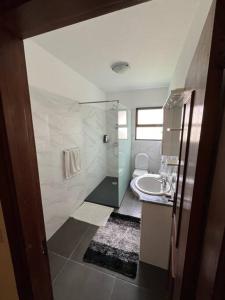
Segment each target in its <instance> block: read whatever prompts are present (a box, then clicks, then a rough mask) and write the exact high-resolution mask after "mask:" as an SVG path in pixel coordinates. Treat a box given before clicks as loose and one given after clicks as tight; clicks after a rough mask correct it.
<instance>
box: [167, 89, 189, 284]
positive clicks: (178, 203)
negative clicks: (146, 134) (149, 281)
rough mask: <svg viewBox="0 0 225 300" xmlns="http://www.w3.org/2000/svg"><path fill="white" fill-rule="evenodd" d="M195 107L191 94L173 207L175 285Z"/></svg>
mask: <svg viewBox="0 0 225 300" xmlns="http://www.w3.org/2000/svg"><path fill="white" fill-rule="evenodd" d="M193 106H194V92H193V91H192V92H190V96H189V98H188V101H187V102H186V103H184V106H183V112H182V124H181V128H182V132H181V140H180V155H179V167H178V177H177V187H176V193H175V199H174V207H173V223H172V224H173V228H172V234H171V255H172V257H171V260H170V261H171V264H170V268H171V269H170V274H171V276H172V277H173V279H172V281H173V285H174V284H176V273H177V256H176V253H177V248H178V247H179V235H180V224H181V219H182V210H183V197H184V188H185V182H186V170H187V157H188V149H189V142H190V133H191V125H192V112H193Z"/></svg>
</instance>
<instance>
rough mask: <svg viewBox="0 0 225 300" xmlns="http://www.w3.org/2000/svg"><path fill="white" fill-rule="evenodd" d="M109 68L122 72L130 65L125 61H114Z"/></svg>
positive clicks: (118, 72)
mask: <svg viewBox="0 0 225 300" xmlns="http://www.w3.org/2000/svg"><path fill="white" fill-rule="evenodd" d="M111 69H112V70H113V72H115V73H117V74H123V73H124V72H126V71H127V70H128V69H130V65H129V64H128V63H127V62H116V63H114V64H112V66H111Z"/></svg>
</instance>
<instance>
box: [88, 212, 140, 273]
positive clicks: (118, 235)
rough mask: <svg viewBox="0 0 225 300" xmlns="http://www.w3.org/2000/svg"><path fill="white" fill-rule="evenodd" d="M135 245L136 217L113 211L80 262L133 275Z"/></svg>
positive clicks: (136, 255)
mask: <svg viewBox="0 0 225 300" xmlns="http://www.w3.org/2000/svg"><path fill="white" fill-rule="evenodd" d="M139 248H140V219H139V218H135V217H131V216H126V215H121V214H118V213H114V212H113V213H112V214H111V215H110V218H109V220H108V222H107V224H106V225H105V226H104V227H100V228H99V229H98V231H97V232H96V234H95V236H94V237H93V239H92V241H91V243H90V245H89V247H88V249H87V251H86V253H85V255H84V261H85V262H88V263H92V264H96V265H99V266H101V267H105V268H107V269H110V270H112V271H115V272H118V273H121V274H123V275H126V276H128V277H131V278H135V276H136V273H137V265H138V260H139Z"/></svg>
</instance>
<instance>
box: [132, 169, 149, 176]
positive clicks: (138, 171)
mask: <svg viewBox="0 0 225 300" xmlns="http://www.w3.org/2000/svg"><path fill="white" fill-rule="evenodd" d="M146 174H148V171H147V170H141V169H135V170H134V172H133V178H135V177H138V176H142V175H146Z"/></svg>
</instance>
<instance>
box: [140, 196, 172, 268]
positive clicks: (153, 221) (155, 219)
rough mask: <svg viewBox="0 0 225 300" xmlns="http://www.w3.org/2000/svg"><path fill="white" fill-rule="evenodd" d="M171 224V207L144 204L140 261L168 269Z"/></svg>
mask: <svg viewBox="0 0 225 300" xmlns="http://www.w3.org/2000/svg"><path fill="white" fill-rule="evenodd" d="M171 223H172V206H171V205H159V204H155V203H150V202H143V204H142V218H141V247H140V261H142V262H145V263H148V264H150V265H153V266H157V267H160V268H162V269H165V270H167V269H168V266H169V252H170V234H171Z"/></svg>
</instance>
